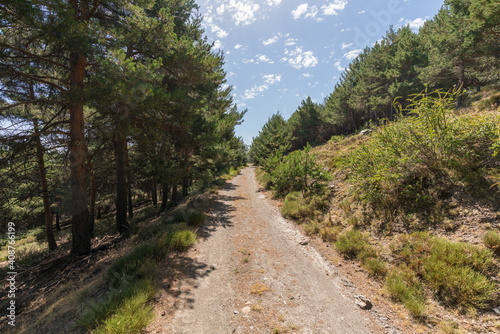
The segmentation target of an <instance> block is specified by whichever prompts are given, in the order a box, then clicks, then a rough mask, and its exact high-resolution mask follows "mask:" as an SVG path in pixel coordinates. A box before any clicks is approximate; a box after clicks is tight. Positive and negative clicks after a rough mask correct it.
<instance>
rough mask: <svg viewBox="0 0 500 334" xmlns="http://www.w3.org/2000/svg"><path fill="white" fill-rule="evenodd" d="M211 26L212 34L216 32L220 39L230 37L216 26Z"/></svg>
mask: <svg viewBox="0 0 500 334" xmlns="http://www.w3.org/2000/svg"><path fill="white" fill-rule="evenodd" d="M209 26H210V29H211V30H212V32H214V33H215V34H216V35H217V37H218V38H226V37H227V36H228V35H229V34H228V33H227V31H225V30H224V29H222V28H221V27H219V26H218V25H216V24H210V25H209Z"/></svg>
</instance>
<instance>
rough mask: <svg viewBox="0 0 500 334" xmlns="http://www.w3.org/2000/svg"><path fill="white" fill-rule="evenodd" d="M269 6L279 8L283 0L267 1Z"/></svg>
mask: <svg viewBox="0 0 500 334" xmlns="http://www.w3.org/2000/svg"><path fill="white" fill-rule="evenodd" d="M267 4H268V5H269V6H271V7H272V6H279V5H280V4H281V0H267Z"/></svg>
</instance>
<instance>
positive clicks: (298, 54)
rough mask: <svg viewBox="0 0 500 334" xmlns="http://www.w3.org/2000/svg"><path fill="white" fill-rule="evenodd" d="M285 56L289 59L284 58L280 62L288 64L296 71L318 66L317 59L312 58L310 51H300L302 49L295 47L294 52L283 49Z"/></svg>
mask: <svg viewBox="0 0 500 334" xmlns="http://www.w3.org/2000/svg"><path fill="white" fill-rule="evenodd" d="M285 54H286V55H287V56H289V57H284V58H282V59H281V60H282V61H285V62H288V64H289V65H290V66H292V67H293V68H295V69H297V70H300V69H301V68H303V67H305V68H308V67H314V66H316V65H318V58H316V57H315V56H314V54H313V52H312V51H302V48H299V47H297V48H295V50H294V51H290V50H287V49H285Z"/></svg>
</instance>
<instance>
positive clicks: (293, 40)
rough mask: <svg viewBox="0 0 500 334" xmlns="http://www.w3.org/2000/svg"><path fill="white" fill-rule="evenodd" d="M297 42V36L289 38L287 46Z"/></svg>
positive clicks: (286, 42)
mask: <svg viewBox="0 0 500 334" xmlns="http://www.w3.org/2000/svg"><path fill="white" fill-rule="evenodd" d="M295 44H297V39H296V38H289V39H287V40H286V41H285V45H286V46H292V45H295Z"/></svg>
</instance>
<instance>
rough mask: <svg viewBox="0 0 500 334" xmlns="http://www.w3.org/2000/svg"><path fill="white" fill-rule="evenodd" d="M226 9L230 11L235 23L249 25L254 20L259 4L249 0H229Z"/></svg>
mask: <svg viewBox="0 0 500 334" xmlns="http://www.w3.org/2000/svg"><path fill="white" fill-rule="evenodd" d="M227 7H228V10H229V11H231V12H232V16H231V17H232V19H233V21H234V23H235V24H236V25H240V24H241V25H244V26H246V25H249V24H251V23H253V22H254V21H255V20H256V17H255V13H256V12H257V11H258V10H259V8H260V6H259V5H258V4H256V3H253V2H252V1H250V0H240V1H237V0H229V4H228V5H227Z"/></svg>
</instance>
